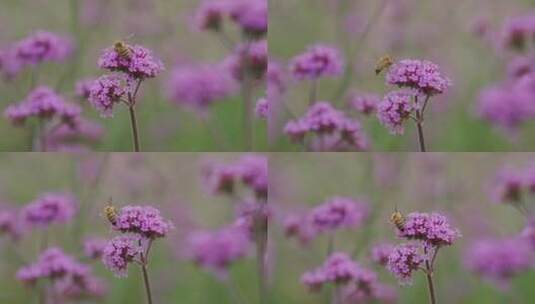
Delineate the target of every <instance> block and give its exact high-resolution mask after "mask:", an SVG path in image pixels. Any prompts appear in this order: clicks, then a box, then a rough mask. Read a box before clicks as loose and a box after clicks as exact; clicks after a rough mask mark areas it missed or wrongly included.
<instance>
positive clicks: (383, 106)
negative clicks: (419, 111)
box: [377, 90, 416, 134]
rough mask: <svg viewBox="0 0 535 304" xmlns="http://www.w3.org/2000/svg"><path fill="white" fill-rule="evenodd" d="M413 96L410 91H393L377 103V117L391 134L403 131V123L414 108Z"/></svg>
mask: <svg viewBox="0 0 535 304" xmlns="http://www.w3.org/2000/svg"><path fill="white" fill-rule="evenodd" d="M415 96H416V95H415V94H414V93H413V92H412V91H407V90H401V91H393V92H390V93H388V94H387V95H386V96H385V97H384V99H383V101H381V103H379V105H377V118H378V119H379V122H380V123H381V124H382V125H384V126H385V127H387V128H388V130H389V131H390V133H391V134H403V132H404V131H405V127H404V123H405V121H406V120H407V119H409V117H410V115H411V113H412V112H413V110H414V109H415V108H416V105H415V104H414V103H413V101H412V99H413V98H415Z"/></svg>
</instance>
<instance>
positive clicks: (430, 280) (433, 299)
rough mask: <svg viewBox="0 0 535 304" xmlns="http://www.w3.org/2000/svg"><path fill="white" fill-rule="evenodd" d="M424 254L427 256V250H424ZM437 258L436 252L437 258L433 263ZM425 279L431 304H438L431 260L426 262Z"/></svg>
mask: <svg viewBox="0 0 535 304" xmlns="http://www.w3.org/2000/svg"><path fill="white" fill-rule="evenodd" d="M424 253H425V254H427V249H425V248H424ZM435 258H436V251H435V256H434V257H433V261H434V259H435ZM425 269H426V272H425V277H426V278H427V288H428V289H429V303H430V304H436V303H437V301H436V297H435V285H434V284H433V268H432V266H431V264H430V263H429V259H426V260H425Z"/></svg>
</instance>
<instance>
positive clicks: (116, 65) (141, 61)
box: [98, 44, 164, 79]
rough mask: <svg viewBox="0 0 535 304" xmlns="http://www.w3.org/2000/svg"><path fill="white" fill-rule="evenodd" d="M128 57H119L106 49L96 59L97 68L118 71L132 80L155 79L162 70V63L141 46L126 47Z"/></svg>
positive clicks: (114, 52)
mask: <svg viewBox="0 0 535 304" xmlns="http://www.w3.org/2000/svg"><path fill="white" fill-rule="evenodd" d="M126 47H127V48H128V49H129V55H128V56H121V55H120V54H119V53H117V51H116V50H115V49H114V48H113V47H110V48H107V49H105V50H104V51H103V53H102V55H101V56H100V58H99V59H98V66H99V67H100V68H102V69H106V70H109V71H112V72H115V71H118V72H123V73H125V74H127V75H128V76H130V77H132V78H134V79H145V78H153V77H156V76H157V75H158V74H160V72H162V71H163V70H164V66H163V63H162V61H161V60H160V59H159V58H157V57H155V56H154V55H153V53H152V51H151V50H149V49H147V48H145V47H143V46H141V45H128V44H127V45H126Z"/></svg>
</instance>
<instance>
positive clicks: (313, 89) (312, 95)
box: [308, 79, 318, 107]
mask: <svg viewBox="0 0 535 304" xmlns="http://www.w3.org/2000/svg"><path fill="white" fill-rule="evenodd" d="M317 95H318V80H317V79H313V80H312V81H311V83H310V92H309V94H308V106H309V107H310V106H311V105H313V104H314V103H315V102H316V99H318V96H317Z"/></svg>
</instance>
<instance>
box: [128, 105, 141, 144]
mask: <svg viewBox="0 0 535 304" xmlns="http://www.w3.org/2000/svg"><path fill="white" fill-rule="evenodd" d="M128 110H129V111H130V123H131V125H132V140H133V142H134V145H133V147H134V152H139V151H140V150H139V133H138V130H137V119H136V110H135V109H134V105H131V106H130V107H128Z"/></svg>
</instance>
